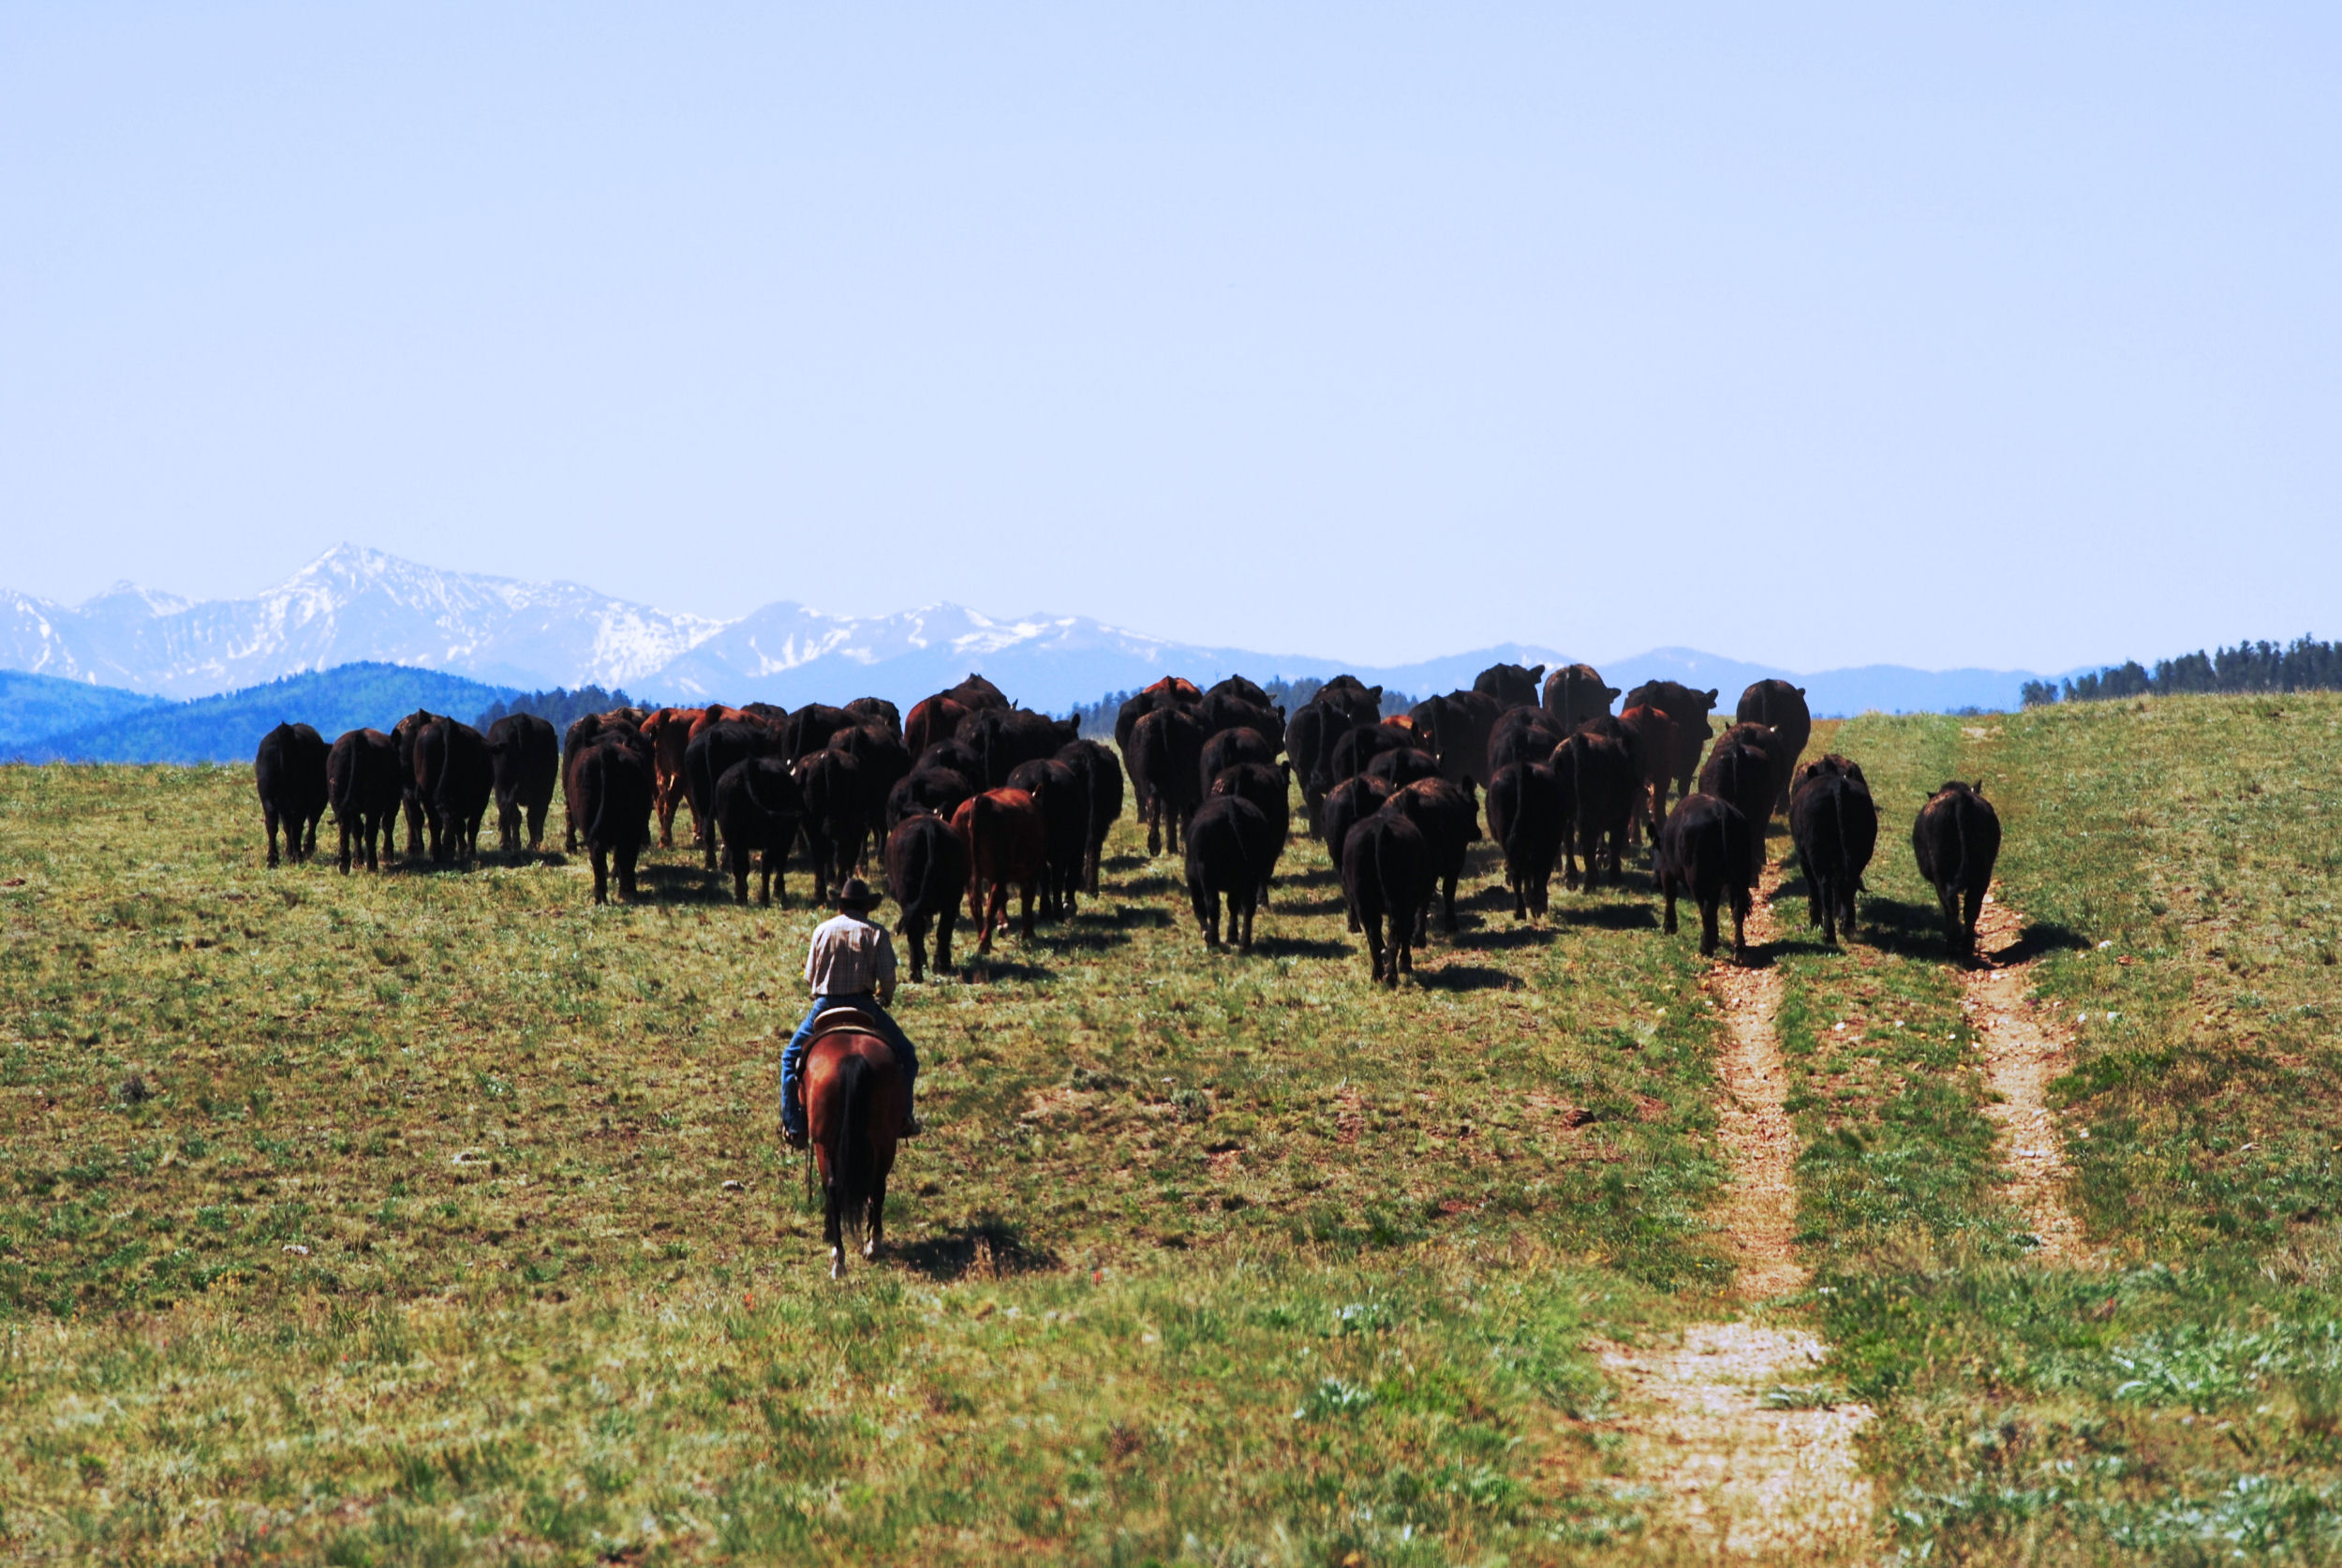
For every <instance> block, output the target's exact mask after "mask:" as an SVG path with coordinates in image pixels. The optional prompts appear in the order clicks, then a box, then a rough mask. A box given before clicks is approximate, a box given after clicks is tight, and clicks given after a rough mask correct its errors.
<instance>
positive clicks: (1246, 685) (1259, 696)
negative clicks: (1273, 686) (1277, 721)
mask: <svg viewBox="0 0 2342 1568" xmlns="http://www.w3.org/2000/svg"><path fill="white" fill-rule="evenodd" d="M1214 697H1235V698H1238V699H1239V700H1240V701H1243V702H1247V703H1252V704H1253V706H1254V707H1256V708H1265V707H1267V706H1269V705H1270V703H1269V701H1268V693H1267V692H1266V691H1263V690H1262V689H1261V688H1259V687H1258V686H1255V685H1254V684H1253V682H1251V681H1249V680H1246V679H1245V678H1244V677H1243V676H1242V675H1230V676H1228V677H1226V678H1225V679H1223V680H1217V681H1214V682H1212V683H1211V685H1209V686H1208V687H1206V688H1204V700H1205V701H1206V702H1209V701H1210V700H1211V699H1212V698H1214Z"/></svg>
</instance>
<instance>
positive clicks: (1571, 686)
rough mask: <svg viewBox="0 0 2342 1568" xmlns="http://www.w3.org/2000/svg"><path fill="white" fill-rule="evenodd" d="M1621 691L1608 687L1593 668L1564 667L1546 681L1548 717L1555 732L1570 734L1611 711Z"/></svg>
mask: <svg viewBox="0 0 2342 1568" xmlns="http://www.w3.org/2000/svg"><path fill="white" fill-rule="evenodd" d="M1617 695H1618V688H1617V687H1614V686H1605V685H1603V684H1602V677H1601V675H1600V674H1598V673H1596V672H1595V670H1594V668H1593V665H1591V664H1564V665H1563V666H1562V667H1561V668H1560V669H1558V670H1556V671H1554V672H1553V673H1551V674H1549V675H1548V676H1546V677H1545V700H1544V706H1545V713H1546V717H1549V718H1550V719H1551V720H1552V721H1553V725H1554V727H1555V728H1556V729H1558V730H1560V731H1561V732H1562V733H1564V734H1568V733H1569V732H1571V731H1573V730H1575V729H1577V728H1578V726H1579V725H1580V724H1583V723H1584V722H1585V721H1586V720H1587V719H1589V718H1598V717H1601V716H1602V715H1604V714H1606V713H1608V712H1609V711H1610V700H1611V699H1612V698H1614V697H1616V696H1617Z"/></svg>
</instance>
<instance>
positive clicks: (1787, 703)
mask: <svg viewBox="0 0 2342 1568" xmlns="http://www.w3.org/2000/svg"><path fill="white" fill-rule="evenodd" d="M1732 717H1733V719H1734V720H1735V722H1738V723H1743V724H1745V723H1748V722H1750V721H1752V720H1753V721H1755V722H1756V723H1758V724H1769V725H1771V727H1772V732H1773V733H1774V734H1776V735H1779V736H1780V737H1781V749H1782V751H1783V752H1786V754H1787V765H1786V766H1785V767H1783V768H1782V770H1781V789H1780V794H1779V796H1778V798H1776V799H1775V800H1774V802H1773V809H1774V810H1776V811H1785V810H1786V809H1788V805H1789V787H1790V782H1791V780H1792V777H1794V775H1795V773H1796V771H1797V760H1798V758H1800V757H1801V756H1803V755H1804V753H1805V743H1806V742H1807V741H1809V740H1811V739H1813V736H1814V714H1813V710H1812V709H1811V708H1808V707H1807V706H1806V705H1805V688H1803V687H1801V686H1791V685H1790V684H1789V683H1788V682H1787V681H1773V680H1765V681H1758V682H1756V684H1755V685H1754V686H1751V687H1750V688H1748V689H1747V690H1746V691H1743V692H1742V693H1741V703H1740V706H1739V707H1737V708H1735V709H1733V711H1732Z"/></svg>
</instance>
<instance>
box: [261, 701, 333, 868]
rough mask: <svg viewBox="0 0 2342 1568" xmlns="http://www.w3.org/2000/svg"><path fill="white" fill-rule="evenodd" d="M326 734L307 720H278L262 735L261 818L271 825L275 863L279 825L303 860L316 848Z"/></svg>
mask: <svg viewBox="0 0 2342 1568" xmlns="http://www.w3.org/2000/svg"><path fill="white" fill-rule="evenodd" d="M330 749H332V748H331V747H328V746H327V745H326V744H325V737H324V736H323V735H320V734H319V733H318V732H316V731H315V730H313V729H311V728H310V727H309V726H308V725H306V724H279V725H277V726H276V728H275V729H274V730H271V731H270V732H268V733H267V734H265V735H262V736H261V737H260V749H259V754H258V755H257V756H255V757H254V758H253V762H252V776H253V781H254V782H255V783H256V784H257V785H258V786H259V791H260V821H261V822H262V824H263V825H265V826H266V827H267V829H268V863H269V864H270V865H275V864H276V863H277V862H276V829H277V825H278V824H279V823H282V824H283V825H284V829H285V852H286V853H287V854H289V855H291V856H292V859H293V864H294V865H300V864H301V863H302V862H303V861H304V860H306V859H308V858H309V857H310V856H311V855H313V854H315V853H317V848H318V821H319V819H320V818H322V817H323V816H324V815H325V806H326V803H327V800H328V798H329V797H328V795H327V792H326V787H325V755H326V753H327V751H329V750H330Z"/></svg>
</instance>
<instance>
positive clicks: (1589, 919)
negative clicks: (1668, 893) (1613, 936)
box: [1548, 898, 1698, 931]
mask: <svg viewBox="0 0 2342 1568" xmlns="http://www.w3.org/2000/svg"><path fill="white" fill-rule="evenodd" d="M1548 913H1549V918H1551V919H1552V920H1553V921H1554V922H1556V923H1557V924H1562V925H1590V926H1593V928H1594V929H1596V930H1599V931H1655V930H1657V929H1658V928H1659V911H1658V910H1654V909H1653V908H1652V907H1651V906H1650V905H1648V904H1615V903H1603V904H1578V903H1567V904H1565V903H1564V902H1562V901H1561V900H1560V899H1559V898H1556V899H1555V900H1554V901H1553V902H1552V904H1551V905H1549V907H1548ZM1678 918H1679V919H1680V918H1681V911H1680V909H1679V912H1678ZM1693 918H1694V919H1697V918H1698V917H1697V913H1695V914H1694V916H1693Z"/></svg>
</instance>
